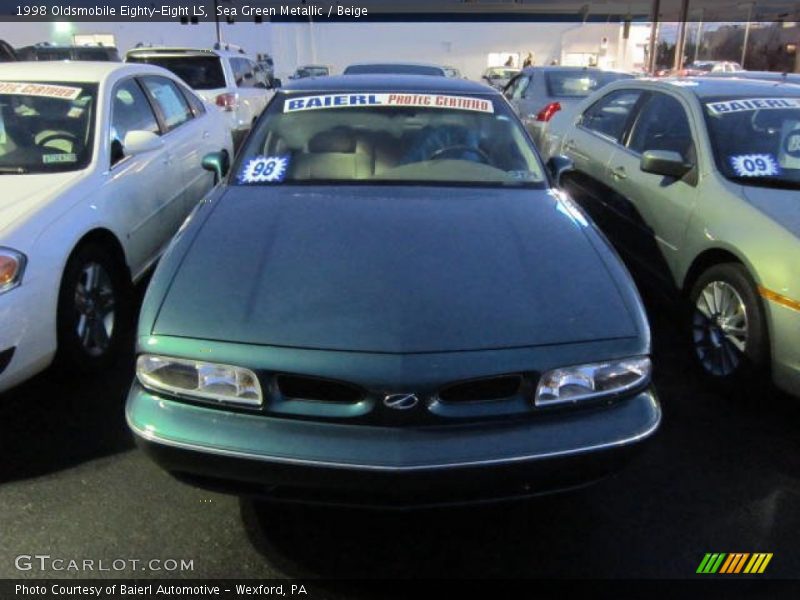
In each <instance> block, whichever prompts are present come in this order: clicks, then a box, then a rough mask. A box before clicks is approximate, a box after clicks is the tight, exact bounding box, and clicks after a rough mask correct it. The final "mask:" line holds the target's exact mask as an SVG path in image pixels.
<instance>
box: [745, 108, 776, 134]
mask: <svg viewBox="0 0 800 600" xmlns="http://www.w3.org/2000/svg"><path fill="white" fill-rule="evenodd" d="M770 112H772V111H769V112H767V113H765V114H766V116H767V119H768V118H769V117H770V116H772V115H770ZM759 116H762V117H763V116H764V115H762V111H761V110H757V111H755V112H753V114H752V115H751V116H750V126H751V127H752V128H753V130H754V131H757V132H759V133H766V134H767V135H775V134H776V133H778V132H780V130H781V128H780V125H779V124H778V127H777V128H776V127H773V125H776V124H777V123H766V124H763V123H760V122H759V120H758V119H759Z"/></svg>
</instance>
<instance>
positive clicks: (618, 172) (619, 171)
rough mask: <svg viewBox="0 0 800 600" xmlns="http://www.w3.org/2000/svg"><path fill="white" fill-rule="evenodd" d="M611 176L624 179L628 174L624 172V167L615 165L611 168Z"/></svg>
mask: <svg viewBox="0 0 800 600" xmlns="http://www.w3.org/2000/svg"><path fill="white" fill-rule="evenodd" d="M611 176H612V177H613V178H614V179H625V178H626V177H627V176H628V174H627V173H626V172H625V167H617V168H616V169H611Z"/></svg>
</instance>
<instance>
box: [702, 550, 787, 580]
mask: <svg viewBox="0 0 800 600" xmlns="http://www.w3.org/2000/svg"><path fill="white" fill-rule="evenodd" d="M771 560H772V552H756V553H753V554H750V553H749V552H732V553H730V554H726V553H725V552H714V553H711V552H709V553H708V554H706V555H705V556H704V557H703V560H702V561H700V566H699V567H697V573H701V574H710V575H713V574H715V573H720V574H726V575H732V574H739V573H748V574H751V575H754V574H758V573H763V572H764V571H765V570H766V569H767V565H768V564H769V561H771Z"/></svg>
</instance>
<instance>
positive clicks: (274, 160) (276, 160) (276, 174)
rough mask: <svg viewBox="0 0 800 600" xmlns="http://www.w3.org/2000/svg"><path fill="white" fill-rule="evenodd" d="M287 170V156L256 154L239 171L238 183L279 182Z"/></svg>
mask: <svg viewBox="0 0 800 600" xmlns="http://www.w3.org/2000/svg"><path fill="white" fill-rule="evenodd" d="M288 170H289V156H288V155H286V156H256V157H255V158H251V159H250V160H248V161H247V162H246V163H245V164H244V166H243V167H242V170H241V172H240V173H239V183H280V182H281V181H283V180H284V178H285V177H286V172H287V171H288Z"/></svg>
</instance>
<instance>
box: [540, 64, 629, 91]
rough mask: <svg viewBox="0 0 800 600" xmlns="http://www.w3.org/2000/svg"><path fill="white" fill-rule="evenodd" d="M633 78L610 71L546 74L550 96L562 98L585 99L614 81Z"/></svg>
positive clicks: (570, 71) (568, 71)
mask: <svg viewBox="0 0 800 600" xmlns="http://www.w3.org/2000/svg"><path fill="white" fill-rule="evenodd" d="M631 78H633V75H628V74H626V73H613V72H610V71H606V72H604V71H572V70H564V71H546V72H545V74H544V80H545V82H546V83H547V93H548V95H549V96H554V97H561V98H583V97H585V96H588V95H589V94H591V93H592V92H593V91H595V90H597V89H599V88H601V87H603V86H604V85H608V84H609V83H611V82H612V81H616V80H617V79H631Z"/></svg>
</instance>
